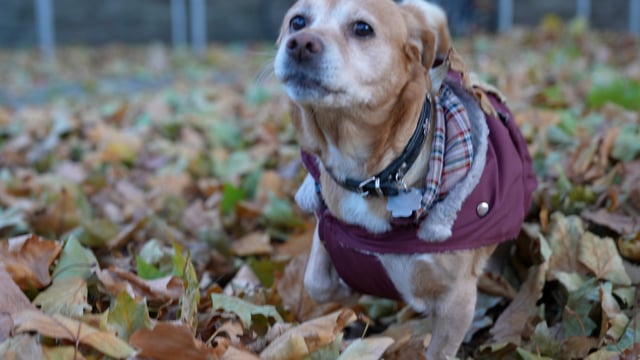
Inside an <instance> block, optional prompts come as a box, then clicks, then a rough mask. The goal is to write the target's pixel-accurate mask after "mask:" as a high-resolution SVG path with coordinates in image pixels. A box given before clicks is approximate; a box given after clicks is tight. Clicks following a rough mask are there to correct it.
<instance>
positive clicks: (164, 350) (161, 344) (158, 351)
mask: <svg viewBox="0 0 640 360" xmlns="http://www.w3.org/2000/svg"><path fill="white" fill-rule="evenodd" d="M129 341H130V343H131V345H133V346H135V347H137V348H138V349H139V350H140V353H139V354H138V356H139V357H142V358H151V359H154V360H175V359H181V360H208V359H210V357H213V358H214V359H217V358H218V357H217V356H214V354H215V350H214V349H212V348H207V346H206V345H205V344H204V343H202V342H201V341H199V340H196V339H195V338H194V337H193V335H192V334H191V330H190V329H189V328H188V327H186V326H184V325H175V324H170V323H167V322H159V323H157V324H156V325H155V326H154V327H153V329H151V330H149V329H144V328H143V329H140V330H138V331H136V332H135V333H133V335H131V338H130V340H129Z"/></svg>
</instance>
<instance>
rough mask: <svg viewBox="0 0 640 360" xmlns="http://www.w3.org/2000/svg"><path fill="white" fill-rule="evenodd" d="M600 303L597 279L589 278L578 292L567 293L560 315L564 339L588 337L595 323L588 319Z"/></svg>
mask: <svg viewBox="0 0 640 360" xmlns="http://www.w3.org/2000/svg"><path fill="white" fill-rule="evenodd" d="M599 301H600V286H599V284H598V282H597V279H594V278H591V279H589V280H588V281H586V282H585V283H584V285H582V287H580V288H579V289H578V290H576V291H574V292H570V293H569V298H568V299H567V304H566V306H565V309H564V312H563V314H562V327H563V329H564V335H565V338H568V337H572V336H575V337H582V336H590V335H591V333H592V332H593V330H594V329H595V328H596V323H595V322H594V321H593V320H592V319H591V318H590V317H589V314H590V313H591V310H592V309H593V307H594V306H595V305H596V304H597V303H599Z"/></svg>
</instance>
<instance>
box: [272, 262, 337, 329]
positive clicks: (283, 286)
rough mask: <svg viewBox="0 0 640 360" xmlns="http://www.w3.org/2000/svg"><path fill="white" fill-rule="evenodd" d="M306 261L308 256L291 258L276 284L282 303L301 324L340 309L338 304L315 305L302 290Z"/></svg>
mask: <svg viewBox="0 0 640 360" xmlns="http://www.w3.org/2000/svg"><path fill="white" fill-rule="evenodd" d="M307 259H308V256H307V255H305V254H303V255H298V256H296V257H295V258H293V260H291V261H290V262H289V263H288V264H287V266H286V267H285V269H284V274H283V276H282V278H281V279H279V280H278V283H277V288H278V293H279V294H280V298H281V299H282V303H283V304H284V305H285V307H286V308H287V310H288V311H290V312H291V313H293V314H294V316H295V318H296V320H297V321H301V322H303V321H307V320H310V319H314V318H317V317H319V316H322V315H326V314H328V313H330V312H333V311H336V310H337V309H339V308H340V304H338V303H325V304H318V303H316V302H315V301H313V299H312V298H311V296H310V295H309V293H308V292H307V291H306V290H305V289H304V284H303V279H304V271H305V269H306V267H307Z"/></svg>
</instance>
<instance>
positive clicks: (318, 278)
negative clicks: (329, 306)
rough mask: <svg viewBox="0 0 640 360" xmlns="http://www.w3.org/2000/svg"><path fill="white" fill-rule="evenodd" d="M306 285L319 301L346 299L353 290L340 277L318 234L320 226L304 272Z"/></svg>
mask: <svg viewBox="0 0 640 360" xmlns="http://www.w3.org/2000/svg"><path fill="white" fill-rule="evenodd" d="M304 287H305V288H306V289H307V291H308V292H309V295H311V297H312V298H313V300H315V301H317V302H327V301H340V300H346V299H348V298H349V297H351V295H353V291H352V290H351V288H349V286H347V284H345V283H344V281H342V279H340V276H339V275H338V272H337V271H336V269H335V267H334V266H333V264H332V263H331V258H330V257H329V253H327V250H326V249H325V248H324V245H323V244H322V241H321V240H320V237H319V236H318V227H316V230H315V233H314V235H313V244H312V245H311V253H310V254H309V262H308V263H307V270H306V271H305V273H304Z"/></svg>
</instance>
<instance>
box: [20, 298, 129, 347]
mask: <svg viewBox="0 0 640 360" xmlns="http://www.w3.org/2000/svg"><path fill="white" fill-rule="evenodd" d="M14 323H15V332H16V333H23V332H30V331H35V332H38V333H40V334H41V335H43V336H47V337H50V338H53V339H64V340H69V341H72V342H76V341H77V342H80V343H82V344H85V345H87V346H91V347H92V348H94V349H96V350H98V351H100V352H101V353H103V354H105V355H107V356H111V357H114V358H126V357H128V356H131V355H133V353H134V352H135V350H134V349H133V348H131V347H130V346H129V345H127V343H125V342H123V341H122V340H120V339H118V338H117V337H116V336H114V335H112V334H110V333H107V332H102V331H100V330H98V329H96V328H94V327H91V326H89V325H87V324H85V323H82V322H80V321H77V320H72V319H69V318H66V317H63V316H60V315H53V316H48V315H45V314H43V313H41V312H37V311H29V310H27V311H23V312H20V313H19V314H16V315H15V316H14Z"/></svg>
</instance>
